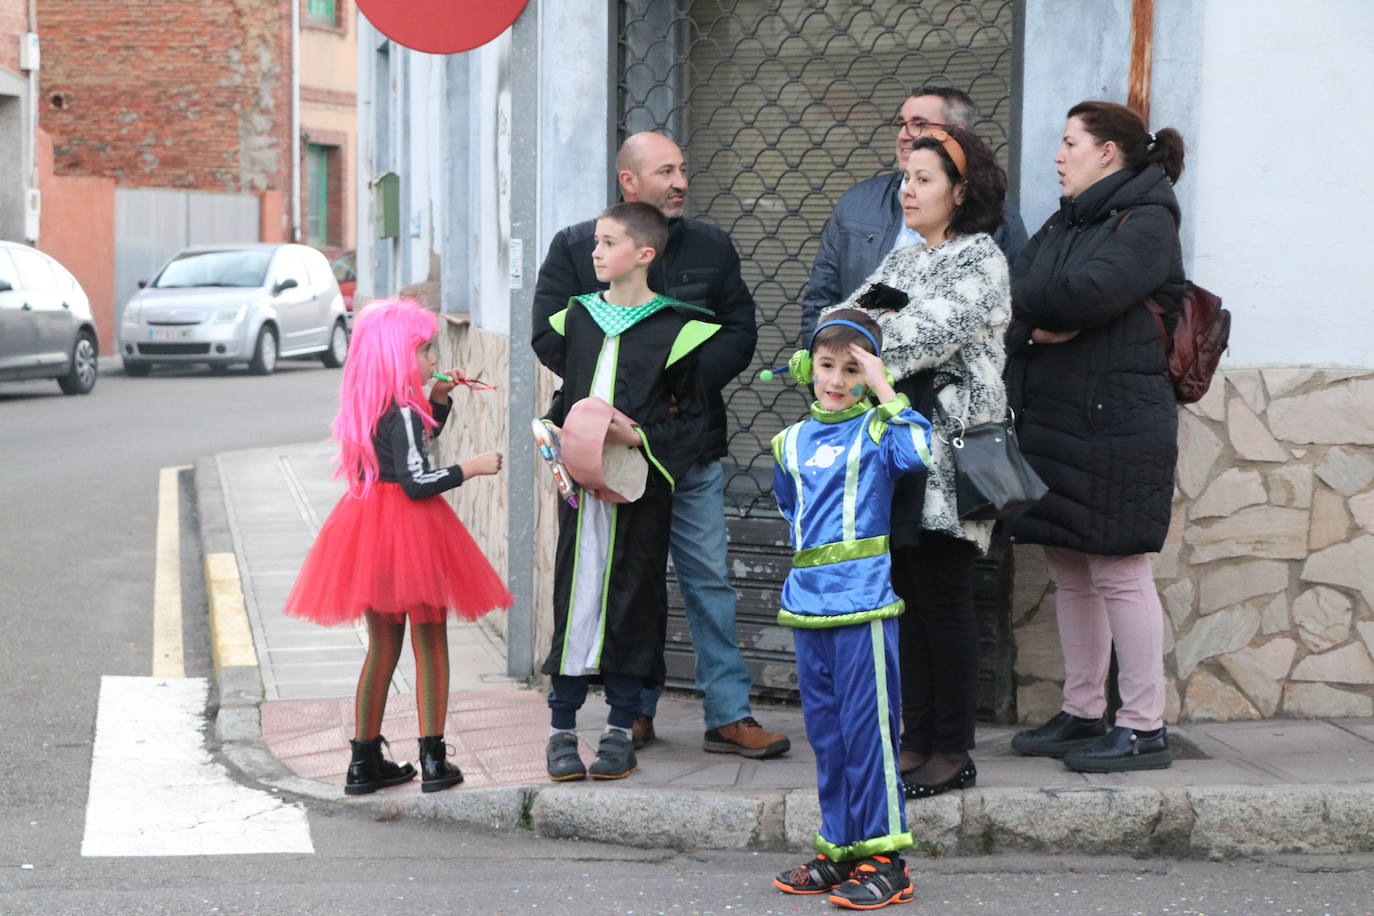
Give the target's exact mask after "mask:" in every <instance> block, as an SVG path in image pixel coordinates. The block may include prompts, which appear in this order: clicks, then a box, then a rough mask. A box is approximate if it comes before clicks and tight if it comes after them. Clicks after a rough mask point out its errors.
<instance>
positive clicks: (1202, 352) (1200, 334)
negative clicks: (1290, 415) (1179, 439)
mask: <svg viewBox="0 0 1374 916" xmlns="http://www.w3.org/2000/svg"><path fill="white" fill-rule="evenodd" d="M1130 216H1131V211H1130V210H1127V211H1126V212H1125V213H1123V214H1122V216H1121V219H1120V220H1118V221H1117V224H1116V228H1118V229H1120V228H1121V227H1122V226H1123V225H1124V224H1125V223H1126V220H1128V219H1130ZM1145 307H1146V308H1148V309H1149V310H1150V314H1152V315H1154V316H1155V321H1157V322H1158V323H1159V332H1160V333H1161V334H1163V335H1164V352H1165V354H1166V355H1167V356H1168V358H1169V381H1171V382H1173V385H1174V398H1175V399H1176V400H1177V401H1178V402H1179V403H1180V404H1191V403H1193V402H1194V401H1198V400H1201V399H1202V396H1203V395H1204V394H1206V393H1207V389H1208V387H1210V386H1211V384H1212V376H1213V375H1215V374H1216V371H1217V364H1218V363H1220V362H1221V355H1222V354H1223V353H1225V352H1226V349H1227V345H1228V342H1229V341H1230V338H1231V313H1230V312H1229V311H1227V310H1226V309H1224V308H1222V307H1221V297H1220V296H1218V295H1216V294H1215V293H1212V292H1209V291H1208V290H1205V289H1203V288H1202V287H1201V286H1198V285H1197V284H1195V283H1194V282H1193V281H1192V280H1188V281H1186V285H1185V287H1184V290H1183V308H1182V310H1180V311H1179V313H1178V323H1177V324H1176V325H1175V326H1174V333H1173V335H1172V336H1170V334H1169V329H1168V326H1167V325H1165V323H1164V309H1163V308H1162V307H1160V304H1159V303H1158V302H1156V301H1155V300H1154V297H1153V296H1147V297H1145Z"/></svg>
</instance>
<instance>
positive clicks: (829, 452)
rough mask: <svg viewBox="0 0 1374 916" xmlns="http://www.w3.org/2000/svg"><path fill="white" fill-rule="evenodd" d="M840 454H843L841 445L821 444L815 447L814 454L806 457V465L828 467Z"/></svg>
mask: <svg viewBox="0 0 1374 916" xmlns="http://www.w3.org/2000/svg"><path fill="white" fill-rule="evenodd" d="M842 454H844V446H843V445H822V446H820V447H819V448H817V449H816V452H815V454H813V455H812V456H811V457H810V458H808V459H806V466H807V467H809V468H828V467H830V466H831V465H833V464H834V463H835V459H836V458H838V457H840V455H842Z"/></svg>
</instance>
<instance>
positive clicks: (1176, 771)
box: [980, 760, 1274, 789]
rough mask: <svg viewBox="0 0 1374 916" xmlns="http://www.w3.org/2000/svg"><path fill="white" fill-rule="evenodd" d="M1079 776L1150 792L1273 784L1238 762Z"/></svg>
mask: <svg viewBox="0 0 1374 916" xmlns="http://www.w3.org/2000/svg"><path fill="white" fill-rule="evenodd" d="M1082 777H1083V779H1084V780H1085V781H1086V782H1087V783H1088V785H1090V786H1104V787H1111V788H1122V787H1126V786H1131V787H1146V788H1151V789H1167V788H1173V787H1179V786H1199V785H1213V786H1215V785H1258V784H1264V783H1272V782H1273V781H1274V777H1273V776H1272V775H1270V774H1268V773H1265V772H1264V771H1263V770H1261V769H1258V768H1257V767H1253V766H1249V765H1246V764H1245V763H1244V762H1242V761H1239V760H1175V761H1174V763H1173V765H1172V766H1170V767H1169V768H1168V769H1166V770H1141V771H1139V772H1135V773H1084V774H1082ZM980 784H981V780H980Z"/></svg>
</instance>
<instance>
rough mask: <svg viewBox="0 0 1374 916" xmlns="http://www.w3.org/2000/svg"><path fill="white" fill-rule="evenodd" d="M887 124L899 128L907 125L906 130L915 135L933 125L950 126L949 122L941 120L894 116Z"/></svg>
mask: <svg viewBox="0 0 1374 916" xmlns="http://www.w3.org/2000/svg"><path fill="white" fill-rule="evenodd" d="M887 126H888V127H895V128H896V129H897V130H901V129H902V128H903V127H905V128H906V132H907V133H909V134H911V135H912V136H913V137H919V136H920V135H921V134H923V133H925V132H926V131H928V130H930V129H931V128H933V127H935V128H941V127H949V125H948V124H941V123H940V122H939V121H927V120H926V119H925V118H893V119H892V120H891V121H888V122H887Z"/></svg>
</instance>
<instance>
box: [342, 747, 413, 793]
mask: <svg viewBox="0 0 1374 916" xmlns="http://www.w3.org/2000/svg"><path fill="white" fill-rule="evenodd" d="M348 743H349V744H351V745H353V760H352V762H350V763H349V764H348V774H347V775H346V776H345V777H344V794H345V795H367V794H368V793H370V792H376V791H377V790H378V789H384V788H386V787H387V786H398V785H400V784H401V783H403V782H409V781H410V780H412V779H414V778H415V767H413V766H411V765H410V764H409V763H406V762H405V761H402V762H401V763H393V762H391V761H390V760H387V759H386V758H385V757H383V756H382V745H383V744H385V745H386V746H387V747H388V748H390V747H391V745H390V744H389V743H387V740H386V739H385V738H383V737H382V736H381V735H378V736H377V737H375V738H371V739H369V740H367V741H358V740H355V739H350V740H349V742H348Z"/></svg>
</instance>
